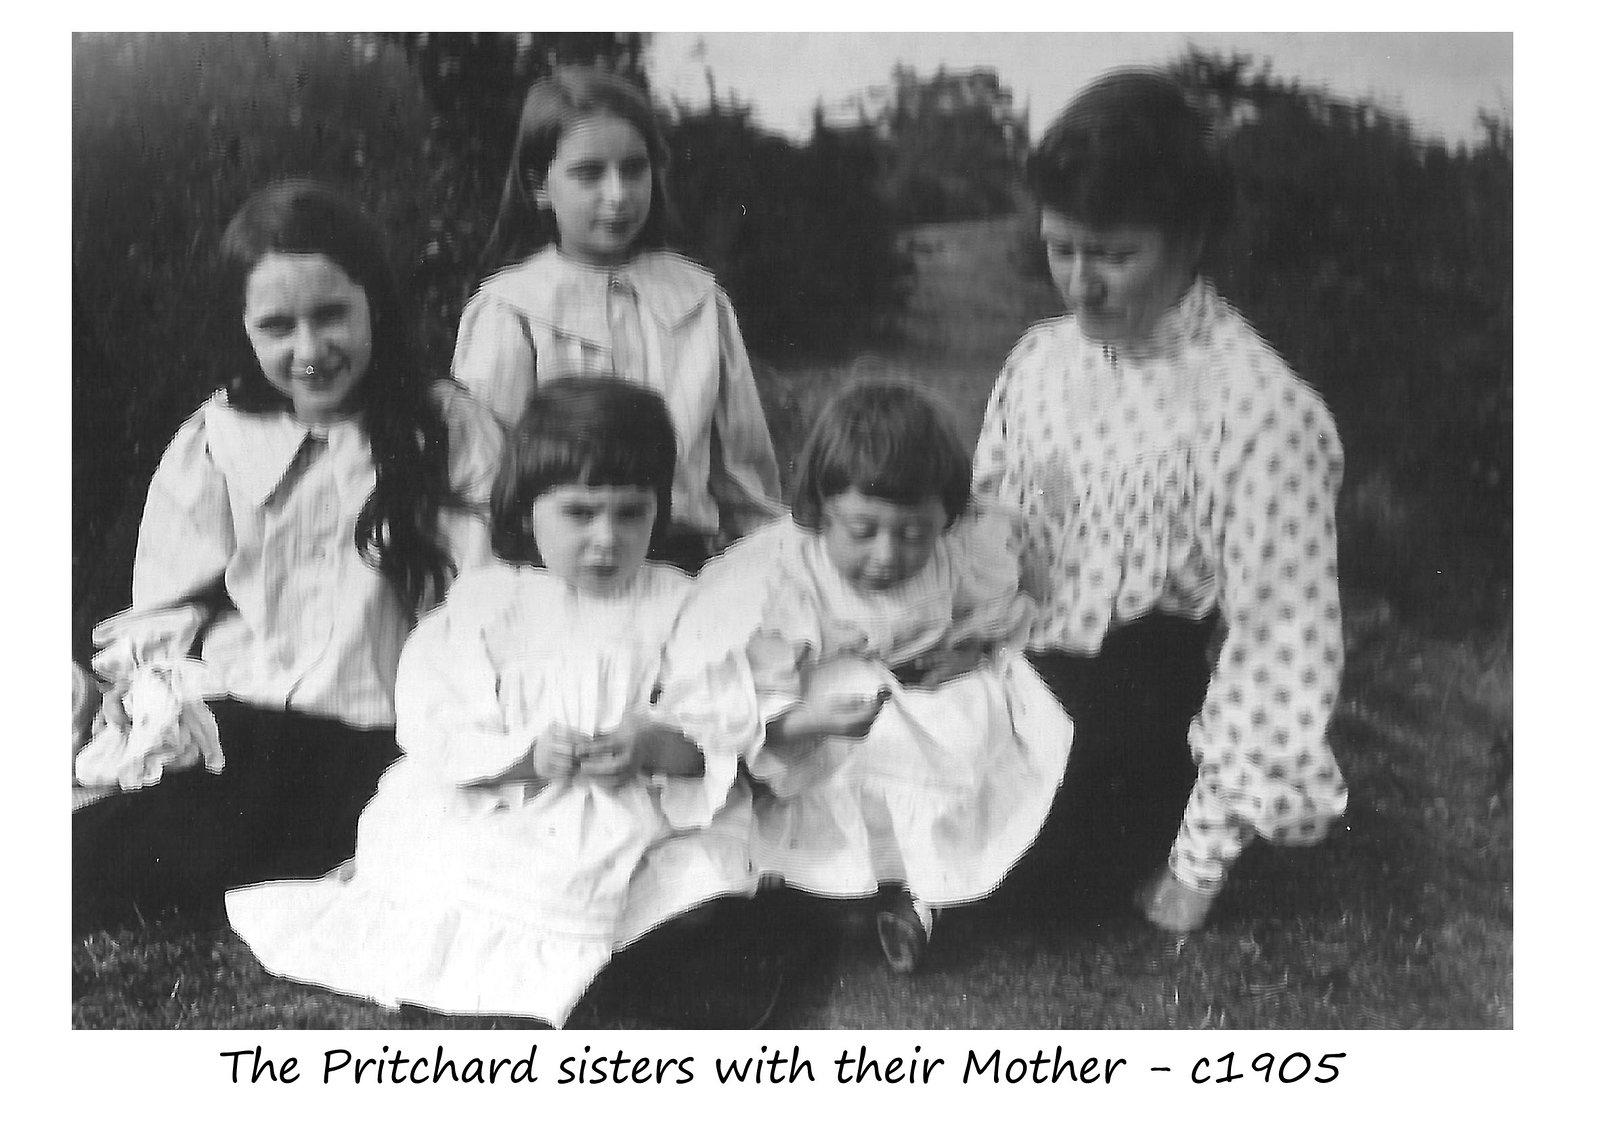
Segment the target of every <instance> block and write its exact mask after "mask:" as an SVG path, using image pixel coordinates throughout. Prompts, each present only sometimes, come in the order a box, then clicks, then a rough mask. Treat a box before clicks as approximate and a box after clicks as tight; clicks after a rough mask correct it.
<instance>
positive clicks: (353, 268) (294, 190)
mask: <svg viewBox="0 0 1600 1131" xmlns="http://www.w3.org/2000/svg"><path fill="white" fill-rule="evenodd" d="M273 253H280V254H287V255H323V256H326V257H327V258H328V259H330V260H331V261H332V262H333V263H335V264H336V265H338V267H339V269H340V270H342V271H343V272H344V273H345V274H346V275H348V276H350V280H351V281H352V282H354V283H355V284H356V285H357V286H359V287H360V288H361V289H362V290H363V291H364V292H366V297H367V305H368V309H369V310H370V312H371V317H372V328H371V329H372V360H371V362H370V364H369V365H368V368H367V372H366V375H365V377H364V378H363V379H362V381H361V383H360V384H359V385H357V386H356V388H355V390H354V394H353V396H354V398H355V404H354V405H353V407H354V408H355V409H356V413H357V416H358V418H359V420H360V422H361V426H362V429H363V430H364V431H365V432H366V435H367V440H368V443H369V444H370V445H371V447H372V462H373V465H374V467H375V468H376V471H377V483H376V485H375V486H374V487H373V489H372V494H370V495H368V496H367V501H366V502H365V503H364V504H363V505H362V507H361V513H360V515H359V516H358V517H357V519H356V528H355V541H356V547H357V549H358V550H359V551H360V553H361V556H362V558H363V559H365V560H366V561H367V562H368V563H369V564H371V565H372V566H373V567H374V568H376V569H377V570H378V571H379V572H380V573H381V574H383V576H384V577H385V578H386V579H387V580H388V581H389V583H390V584H391V585H392V586H394V588H395V591H396V592H397V593H399V594H400V596H401V598H402V599H403V600H404V602H405V603H406V605H407V607H409V608H411V609H413V610H417V609H420V608H421V607H422V606H423V604H424V603H425V602H427V601H429V600H432V599H437V596H438V595H439V594H441V593H443V591H444V587H445V585H446V583H447V581H448V580H449V577H450V575H451V573H452V572H453V570H454V568H455V566H454V562H452V561H451V559H450V555H449V554H448V553H447V552H446V551H445V549H444V548H443V546H442V545H441V544H440V538H439V524H438V518H439V511H440V510H441V509H442V508H443V507H446V506H459V505H461V501H460V499H459V498H458V497H457V496H456V495H455V493H454V492H452V491H451V489H450V441H449V429H448V427H447V426H446V424H445V420H444V416H443V413H442V412H441V410H440V408H439V404H438V402H437V401H436V400H435V398H434V396H433V393H432V391H431V389H430V385H431V382H430V381H429V380H428V378H427V376H426V375H425V374H424V373H423V371H422V369H421V367H420V366H419V365H418V363H417V358H418V351H417V349H416V347H415V344H414V342H413V335H412V329H411V327H412V318H411V317H410V312H409V311H408V310H407V309H406V307H405V305H404V304H403V302H402V300H401V295H400V287H399V283H398V280H397V279H396V277H395V273H394V268H393V265H392V264H391V262H390V260H389V251H388V246H387V242H386V241H385V239H384V236H383V232H382V230H381V229H380V228H379V227H378V225H377V224H376V223H374V222H373V220H372V219H371V218H370V217H368V216H367V214H366V213H365V212H364V211H362V209H361V207H360V206H359V205H357V204H356V203H355V202H354V201H352V200H351V199H350V198H349V197H347V196H345V195H344V194H343V193H340V192H338V191H337V190H335V189H332V188H330V187H328V186H327V185H324V184H320V183H318V182H316V181H307V180H288V181H280V182H278V183H276V184H273V185H269V186H268V187H267V188H264V189H261V190H260V191H258V192H256V193H255V194H253V195H252V196H251V197H250V198H249V199H248V200H246V201H245V203H244V205H243V206H242V207H241V208H240V209H239V211H238V212H237V213H235V214H234V217H233V219H232V220H231V221H229V223H228V227H227V229H226V230H225V231H224V232H223V234H222V246H221V249H220V258H221V266H222V274H223V278H224V282H225V285H226V286H227V288H228V289H227V291H226V292H225V293H227V294H228V295H230V296H231V298H232V301H234V302H235V303H238V304H239V308H240V309H241V310H242V308H243V302H244V291H245V284H246V282H247V281H248V280H249V278H250V274H251V272H253V271H254V270H255V269H256V267H257V265H258V264H260V262H261V260H262V259H263V258H265V257H266V256H268V255H271V254H273ZM235 326H236V328H237V327H239V326H240V323H239V322H238V321H236V322H235ZM231 340H232V341H233V342H234V344H235V346H236V348H237V350H238V358H237V361H236V363H235V364H234V366H233V367H232V369H233V372H232V374H231V375H230V376H229V378H228V380H227V383H226V384H225V386H224V388H225V389H226V392H227V398H228V404H229V405H230V406H231V407H233V408H236V409H239V410H240V411H242V412H253V413H266V412H286V411H290V410H291V408H292V403H291V402H290V400H289V398H287V397H285V396H284V395H283V394H282V393H280V392H279V391H278V390H277V389H274V388H273V387H272V386H271V385H270V384H269V383H268V382H267V379H266V375H265V374H263V373H262V372H261V367H260V365H259V364H258V363H257V361H256V359H255V355H254V353H253V352H252V351H251V349H250V347H249V342H248V340H247V339H246V337H245V335H244V333H243V331H242V329H237V332H235V333H234V334H233V335H232V339H231Z"/></svg>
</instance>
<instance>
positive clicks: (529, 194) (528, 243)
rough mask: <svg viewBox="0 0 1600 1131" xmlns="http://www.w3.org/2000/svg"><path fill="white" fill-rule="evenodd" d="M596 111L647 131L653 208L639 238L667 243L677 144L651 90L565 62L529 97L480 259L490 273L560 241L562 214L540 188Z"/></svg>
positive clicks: (641, 242) (641, 243) (655, 244)
mask: <svg viewBox="0 0 1600 1131" xmlns="http://www.w3.org/2000/svg"><path fill="white" fill-rule="evenodd" d="M595 117H610V118H620V119H621V120H622V121H624V122H627V123H628V124H629V125H631V126H633V128H634V129H636V130H638V131H639V134H640V136H641V137H643V138H644V145H645V150H646V152H647V153H649V155H650V211H649V213H648V214H647V216H646V217H645V222H644V228H643V229H642V230H641V231H640V233H639V237H638V239H637V240H636V241H635V242H636V246H638V247H641V248H659V247H664V246H665V245H666V243H667V239H668V235H669V229H670V227H671V224H672V208H671V205H670V203H669V202H668V198H667V162H668V158H669V151H668V149H667V142H666V138H665V137H664V136H663V135H662V133H661V125H660V123H659V122H658V121H657V120H656V114H655V109H654V108H653V107H652V106H651V105H650V96H649V95H648V94H646V93H645V92H644V91H643V90H642V89H641V88H640V87H639V86H637V85H636V84H635V83H633V82H631V81H630V80H628V79H626V78H623V77H622V76H621V75H617V74H613V73H612V72H610V71H607V70H604V69H602V68H599V67H578V66H568V67H561V68H559V69H558V70H557V71H556V72H555V74H553V75H551V76H550V77H549V78H545V79H540V80H539V81H538V82H536V83H534V84H533V86H532V87H530V88H529V90H528V95H527V98H526V99H524V100H523V103H522V119H521V121H519V122H518V124H517V137H516V141H515V142H514V143H513V144H512V148H511V166H510V168H509V169H507V171H506V179H505V185H504V187H503V188H502V189H501V191H500V210H499V212H498V213H497V215H496V216H495V222H494V228H493V229H492V230H491V231H490V233H489V241H488V244H487V246H486V247H485V249H484V253H483V261H482V263H481V265H480V266H481V269H482V271H483V273H484V274H489V273H491V272H494V271H498V270H499V269H500V268H502V267H506V266H509V265H510V264H513V263H517V262H520V261H521V260H523V259H526V258H527V257H528V256H530V255H532V254H533V253H534V252H536V251H538V250H539V249H540V248H542V247H545V246H546V245H547V244H552V243H556V242H557V241H558V239H559V233H558V232H557V230H556V219H555V214H554V213H553V212H551V211H550V210H549V209H544V208H540V207H539V205H538V202H537V200H536V199H535V193H536V192H537V191H538V190H539V189H540V188H542V187H543V186H544V182H545V178H546V177H548V176H549V174H550V162H552V161H554V160H555V156H556V147H557V146H559V145H560V144H561V139H562V137H564V136H565V135H566V132H567V131H568V130H570V129H571V128H572V127H573V126H574V125H576V124H577V123H579V122H582V121H584V120H586V119H589V118H595Z"/></svg>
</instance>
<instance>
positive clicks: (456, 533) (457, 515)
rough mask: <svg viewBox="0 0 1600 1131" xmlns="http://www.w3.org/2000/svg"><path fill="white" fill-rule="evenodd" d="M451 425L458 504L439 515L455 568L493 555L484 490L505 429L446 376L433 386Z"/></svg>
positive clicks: (468, 567) (481, 562)
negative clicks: (458, 505)
mask: <svg viewBox="0 0 1600 1131" xmlns="http://www.w3.org/2000/svg"><path fill="white" fill-rule="evenodd" d="M437 389H438V395H439V398H440V408H441V410H442V411H443V413H444V418H445V423H446V425H447V426H448V428H449V430H450V486H451V488H452V489H453V490H454V491H455V492H456V494H457V496H458V498H459V499H460V501H461V503H462V504H463V505H462V506H461V507H446V508H445V510H444V512H443V513H442V514H441V515H440V516H439V528H440V533H441V534H442V535H443V537H444V548H445V550H446V551H447V552H448V553H449V554H450V557H451V560H452V561H454V563H455V567H456V571H457V573H463V572H466V571H467V570H471V569H476V568H477V567H478V566H481V565H486V564H488V563H489V562H492V561H493V560H494V554H493V552H492V551H491V550H490V548H489V495H490V492H491V491H492V490H493V488H494V477H495V473H496V471H498V469H499V467H500V455H501V451H502V450H503V448H504V446H505V433H504V431H502V429H501V428H500V425H499V424H498V422H497V421H496V420H495V417H494V414H493V413H492V412H490V411H489V409H488V408H487V407H485V406H484V405H483V404H481V403H479V402H478V401H477V400H476V399H474V398H473V397H471V396H468V395H466V394H464V393H463V392H462V391H461V390H460V389H459V388H457V387H456V386H455V385H452V384H451V383H450V382H448V381H441V382H440V383H439V384H438V386H437Z"/></svg>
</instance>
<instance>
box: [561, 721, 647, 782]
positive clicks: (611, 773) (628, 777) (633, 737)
mask: <svg viewBox="0 0 1600 1131" xmlns="http://www.w3.org/2000/svg"><path fill="white" fill-rule="evenodd" d="M646 745H647V743H646V740H645V728H644V727H643V726H642V725H641V724H640V723H638V722H636V721H634V720H633V719H628V720H626V721H624V722H623V724H622V725H621V726H620V727H618V728H617V729H616V730H614V731H611V732H610V733H608V734H597V735H595V736H594V737H593V738H589V739H585V740H583V741H582V742H580V743H578V751H577V753H578V773H579V774H581V775H582V776H583V777H586V778H589V779H590V780H592V781H594V782H596V783H598V784H600V785H603V786H606V787H607V788H612V789H614V788H616V787H617V786H619V785H622V784H623V783H624V782H628V781H632V780H633V779H634V778H636V777H638V776H639V773H640V771H641V770H642V769H643V768H644V759H645V749H646Z"/></svg>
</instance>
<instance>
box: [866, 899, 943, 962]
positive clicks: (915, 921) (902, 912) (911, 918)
mask: <svg viewBox="0 0 1600 1131" xmlns="http://www.w3.org/2000/svg"><path fill="white" fill-rule="evenodd" d="M932 936H933V908H932V907H929V906H928V905H927V904H926V903H924V902H923V901H922V900H920V899H918V898H917V897H916V896H914V895H912V894H911V893H910V892H908V891H903V890H902V891H896V892H894V893H893V894H892V895H890V896H889V897H888V899H887V901H886V902H885V905H884V907H883V908H882V909H881V910H880V911H879V912H878V945H879V946H880V947H882V948H883V958H884V961H885V962H887V963H888V964H889V969H891V970H893V971H894V972H895V973H896V974H912V973H915V972H916V969H917V967H918V966H921V965H922V956H923V955H924V954H926V953H927V951H928V940H929V939H930V938H931V937H932Z"/></svg>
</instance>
